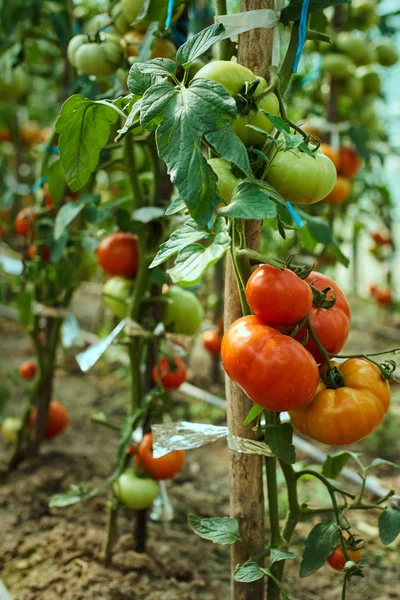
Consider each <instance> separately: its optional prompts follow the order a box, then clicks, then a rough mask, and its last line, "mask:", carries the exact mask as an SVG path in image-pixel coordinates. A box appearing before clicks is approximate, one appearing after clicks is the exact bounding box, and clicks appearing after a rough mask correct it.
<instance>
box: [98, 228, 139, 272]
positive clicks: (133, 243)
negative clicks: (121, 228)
mask: <svg viewBox="0 0 400 600" xmlns="http://www.w3.org/2000/svg"><path fill="white" fill-rule="evenodd" d="M97 259H98V261H99V265H100V266H101V268H102V269H104V271H105V272H106V273H108V274H109V275H117V276H120V277H135V275H136V273H137V270H138V264H139V248H138V238H137V236H136V235H133V234H132V233H122V232H117V233H111V234H110V235H108V236H107V237H105V238H104V239H103V240H102V241H101V242H100V245H99V247H98V248H97Z"/></svg>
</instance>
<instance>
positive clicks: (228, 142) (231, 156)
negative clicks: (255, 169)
mask: <svg viewBox="0 0 400 600" xmlns="http://www.w3.org/2000/svg"><path fill="white" fill-rule="evenodd" d="M205 138H206V140H207V142H208V143H209V144H210V145H211V146H212V147H213V148H214V150H215V151H216V152H217V153H218V154H219V155H220V156H222V158H225V159H226V160H229V162H231V163H233V164H234V165H236V166H237V167H239V169H240V170H241V171H243V173H244V174H245V175H247V176H248V177H251V176H252V171H251V167H250V162H249V157H248V154H247V149H246V146H245V145H244V144H243V142H242V141H241V140H240V138H239V137H238V136H237V135H236V134H235V133H234V132H233V131H232V129H231V128H230V127H225V129H220V130H219V131H212V132H211V133H207V134H206V136H205Z"/></svg>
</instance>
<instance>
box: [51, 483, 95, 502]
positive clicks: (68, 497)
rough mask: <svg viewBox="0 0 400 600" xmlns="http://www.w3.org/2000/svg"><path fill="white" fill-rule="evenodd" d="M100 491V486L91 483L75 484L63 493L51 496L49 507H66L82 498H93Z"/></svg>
mask: <svg viewBox="0 0 400 600" xmlns="http://www.w3.org/2000/svg"><path fill="white" fill-rule="evenodd" d="M98 491H99V488H92V487H91V486H90V484H89V483H81V484H79V485H76V484H73V485H71V486H70V488H69V490H68V491H66V492H64V493H63V494H54V496H52V497H51V498H50V502H49V508H65V507H66V506H72V505H73V504H78V502H81V501H82V500H88V499H89V498H93V497H94V496H95V495H96V494H97V492H98Z"/></svg>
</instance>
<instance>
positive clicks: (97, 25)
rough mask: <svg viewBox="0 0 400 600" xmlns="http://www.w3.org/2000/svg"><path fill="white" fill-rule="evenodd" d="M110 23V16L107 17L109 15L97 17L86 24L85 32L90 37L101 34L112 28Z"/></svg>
mask: <svg viewBox="0 0 400 600" xmlns="http://www.w3.org/2000/svg"><path fill="white" fill-rule="evenodd" d="M110 22H111V19H110V15H107V13H104V14H100V15H95V16H94V17H92V18H91V19H89V21H88V22H87V23H86V25H85V27H84V31H85V33H87V34H88V35H96V33H98V32H100V31H101V30H102V29H104V28H105V27H110Z"/></svg>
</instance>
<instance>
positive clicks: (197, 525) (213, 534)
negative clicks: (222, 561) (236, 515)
mask: <svg viewBox="0 0 400 600" xmlns="http://www.w3.org/2000/svg"><path fill="white" fill-rule="evenodd" d="M188 523H189V527H190V528H191V529H192V531H194V532H195V533H197V535H198V536H200V537H202V538H204V539H205V540H210V541H211V542H214V544H222V545H230V544H234V543H235V542H239V541H241V539H242V538H241V537H240V532H239V523H238V522H237V521H236V519H232V518H230V517H214V518H211V519H201V518H200V517H197V516H196V515H188Z"/></svg>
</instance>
